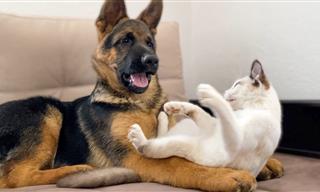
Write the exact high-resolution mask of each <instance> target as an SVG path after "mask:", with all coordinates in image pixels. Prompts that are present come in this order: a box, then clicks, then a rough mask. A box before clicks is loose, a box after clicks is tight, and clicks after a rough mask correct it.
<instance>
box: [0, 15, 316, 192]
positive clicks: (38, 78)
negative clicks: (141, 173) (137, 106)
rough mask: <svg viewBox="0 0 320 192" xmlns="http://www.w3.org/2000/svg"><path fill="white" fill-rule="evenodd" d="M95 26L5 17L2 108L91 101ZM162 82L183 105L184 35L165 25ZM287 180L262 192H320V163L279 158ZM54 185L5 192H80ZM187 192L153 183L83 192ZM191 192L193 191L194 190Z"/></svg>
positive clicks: (0, 31) (0, 33) (1, 21)
mask: <svg viewBox="0 0 320 192" xmlns="http://www.w3.org/2000/svg"><path fill="white" fill-rule="evenodd" d="M96 40H97V38H96V31H95V28H94V25H93V20H82V19H55V18H36V17H18V16H13V15H6V14H0V42H1V43H0V103H3V102H6V101H9V100H13V99H20V98H26V97H30V96H35V95H50V96H54V97H57V98H60V99H62V100H73V99H75V98H78V97H81V96H84V95H88V94H90V92H91V91H92V89H93V86H94V84H95V80H96V75H95V73H94V71H93V70H92V68H91V64H90V57H91V53H92V52H93V50H94V48H95V46H96V43H97V41H96ZM157 40H158V53H159V57H160V71H159V76H160V82H161V85H162V87H163V88H164V90H165V91H166V92H167V93H168V95H169V98H170V99H178V100H184V99H186V97H185V95H184V85H183V78H182V61H181V53H180V47H179V31H178V25H177V24H176V23H171V22H168V23H161V24H160V27H159V32H158V35H157ZM276 156H277V158H279V159H280V160H282V161H283V162H284V165H285V168H286V175H285V176H284V177H283V178H281V179H275V180H271V181H266V182H260V183H259V188H260V189H261V190H272V191H308V190H309V191H311V190H313V191H317V190H318V191H320V184H319V183H320V182H319V181H320V162H319V161H318V160H315V159H309V158H303V157H295V156H290V155H283V154H277V155H276ZM77 190H78V189H59V188H56V187H55V186H54V185H48V186H34V187H26V188H19V189H13V190H9V189H8V190H0V191H30V192H31V191H77ZM91 190H93V191H188V190H185V189H178V188H174V187H170V186H165V185H159V184H154V183H143V184H129V185H119V186H112V187H104V188H98V189H81V191H91ZM190 191H191V190H190Z"/></svg>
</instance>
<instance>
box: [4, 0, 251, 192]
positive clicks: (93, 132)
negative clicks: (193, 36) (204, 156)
mask: <svg viewBox="0 0 320 192" xmlns="http://www.w3.org/2000/svg"><path fill="white" fill-rule="evenodd" d="M161 13H162V1H156V0H153V1H151V3H150V4H149V5H148V7H147V8H146V9H145V10H144V11H143V12H142V13H141V14H140V16H139V17H138V18H137V19H129V18H128V16H127V14H126V8H125V3H124V1H123V0H107V1H106V2H105V3H104V5H103V7H102V9H101V13H100V15H99V17H98V19H97V20H96V27H97V31H98V40H99V45H98V47H97V49H96V51H95V53H94V55H93V59H92V61H93V66H94V69H95V70H96V72H97V74H98V77H99V78H98V81H97V84H96V87H95V89H94V90H93V92H92V93H91V94H90V95H89V96H86V97H83V98H79V99H77V100H75V101H73V102H61V101H58V100H56V99H53V98H48V97H34V98H30V99H26V100H18V101H12V102H8V103H5V104H2V105H1V106H0V188H12V187H22V186H31V185H43V184H55V183H57V181H58V180H59V179H61V178H63V177H65V176H67V175H70V174H72V173H76V172H79V171H87V170H91V169H93V168H94V167H95V168H105V169H101V170H100V173H105V174H109V175H102V177H105V178H106V177H107V176H109V179H110V180H111V181H110V182H109V184H110V183H111V184H114V183H121V182H130V181H132V182H133V181H143V182H157V183H163V184H169V185H172V186H177V187H183V188H195V189H201V190H206V191H251V190H253V189H254V188H255V186H256V180H255V178H254V177H253V176H252V175H250V174H249V173H248V172H246V171H240V170H233V169H229V168H209V167H203V166H200V165H196V164H194V163H191V162H189V161H187V160H185V159H181V158H177V157H172V158H167V159H148V158H145V157H143V156H140V155H139V154H138V153H137V152H136V150H135V149H133V147H132V145H131V144H130V143H129V141H128V139H127V134H128V130H129V128H130V126H131V125H132V124H135V123H138V124H139V125H141V127H142V129H143V132H144V133H145V134H146V136H147V137H148V138H150V137H154V136H155V135H156V129H157V115H158V114H159V111H160V110H161V107H162V105H163V104H164V102H165V101H166V97H165V95H164V94H163V92H162V90H161V87H160V85H159V83H158V78H157V75H156V73H157V69H158V64H159V59H158V57H157V55H156V42H155V34H156V27H157V25H158V23H159V20H160V17H161ZM115 167H122V168H115ZM98 170H99V169H97V171H98ZM101 171H103V172H101ZM89 173H91V174H93V175H95V170H93V171H89V172H88V174H89ZM84 174H85V173H84ZM110 174H111V175H110ZM76 175H77V174H76ZM130 175H131V177H130ZM71 176H72V175H71ZM91 176H92V175H91ZM95 176H97V175H95ZM117 176H118V180H117V181H116V180H115V178H116V177H117ZM121 178H122V179H121ZM98 180H99V179H98ZM62 181H63V180H62ZM65 181H66V180H65ZM68 181H72V179H71V180H67V182H68ZM107 183H108V182H107ZM101 184H106V183H100V184H88V186H93V185H97V186H98V185H101ZM64 185H65V186H72V184H70V183H69V184H65V183H63V182H61V184H60V186H64ZM75 186H76V185H75ZM80 186H81V185H80ZM82 186H85V184H83V185H82Z"/></svg>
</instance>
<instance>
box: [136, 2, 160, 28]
mask: <svg viewBox="0 0 320 192" xmlns="http://www.w3.org/2000/svg"><path fill="white" fill-rule="evenodd" d="M162 9H163V2H162V0H152V1H151V2H150V4H149V5H148V7H147V8H146V9H145V10H144V11H142V13H141V14H140V15H139V17H138V19H139V20H141V21H143V22H144V23H145V24H147V25H148V26H149V28H150V30H151V31H152V32H154V33H155V32H156V28H157V26H158V24H159V22H160V19H161V14H162Z"/></svg>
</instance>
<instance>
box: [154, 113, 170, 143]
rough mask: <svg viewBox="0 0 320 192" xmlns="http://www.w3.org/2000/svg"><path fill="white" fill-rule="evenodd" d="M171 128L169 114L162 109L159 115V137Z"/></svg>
mask: <svg viewBox="0 0 320 192" xmlns="http://www.w3.org/2000/svg"><path fill="white" fill-rule="evenodd" d="M168 129H169V119H168V115H167V114H166V113H165V112H163V111H161V112H160V113H159V115H158V132H157V137H161V136H163V135H165V134H166V133H167V132H168Z"/></svg>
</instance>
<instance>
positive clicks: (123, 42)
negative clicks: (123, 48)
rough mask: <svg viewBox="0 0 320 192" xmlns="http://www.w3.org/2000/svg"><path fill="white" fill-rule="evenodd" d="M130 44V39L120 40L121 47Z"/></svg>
mask: <svg viewBox="0 0 320 192" xmlns="http://www.w3.org/2000/svg"><path fill="white" fill-rule="evenodd" d="M131 43H132V39H131V38H130V37H125V38H123V39H122V40H121V44H123V45H127V44H131Z"/></svg>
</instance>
